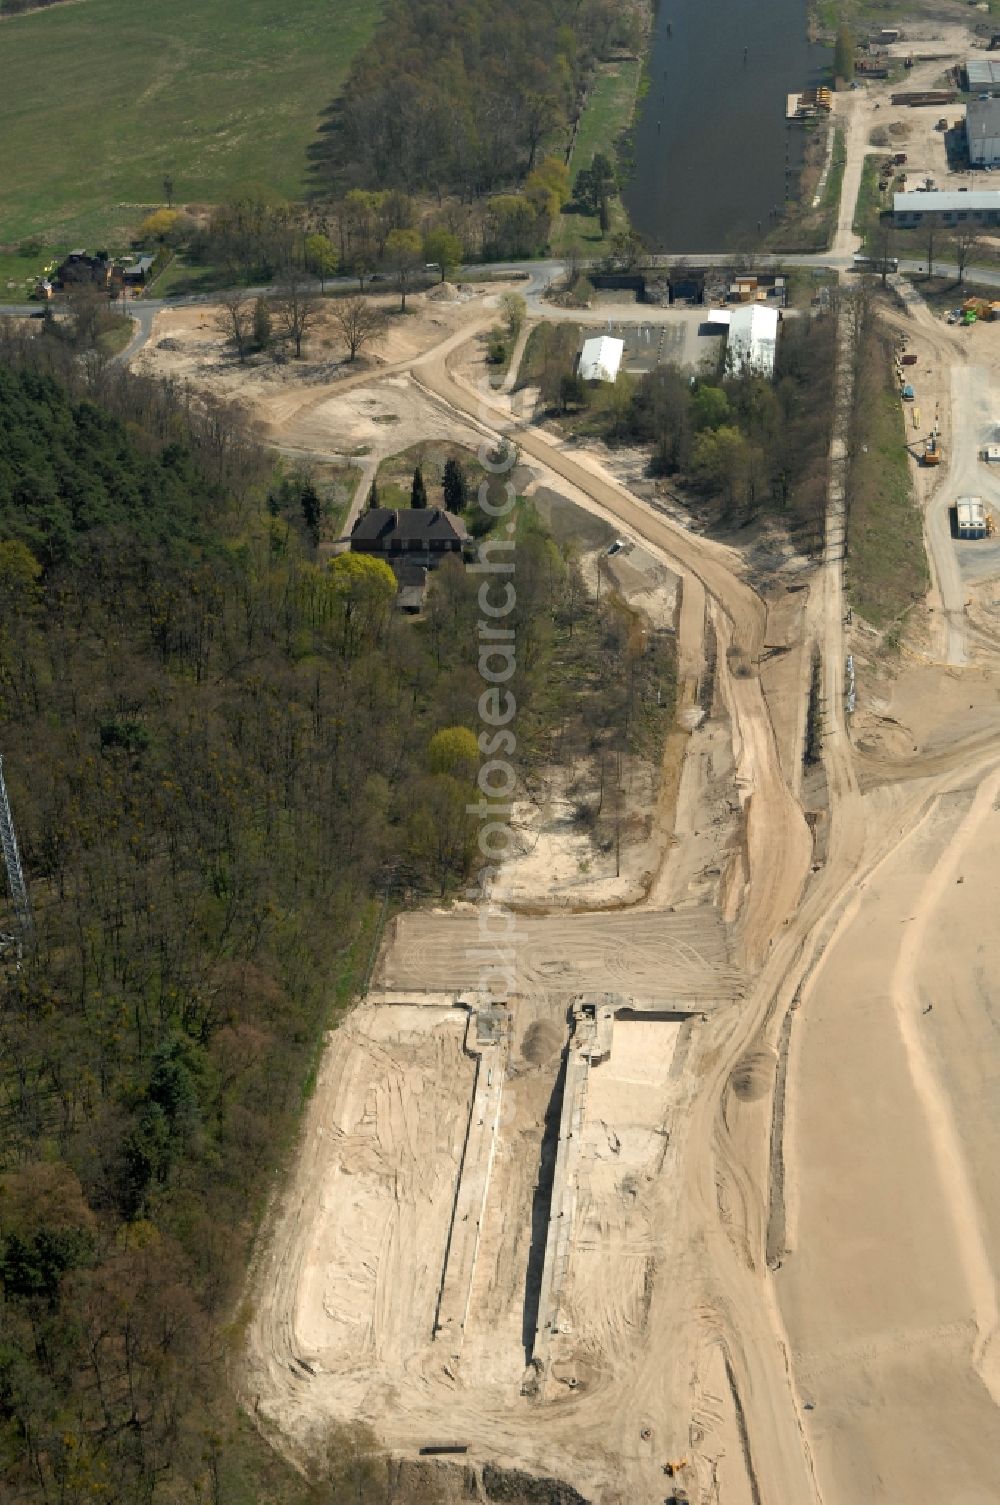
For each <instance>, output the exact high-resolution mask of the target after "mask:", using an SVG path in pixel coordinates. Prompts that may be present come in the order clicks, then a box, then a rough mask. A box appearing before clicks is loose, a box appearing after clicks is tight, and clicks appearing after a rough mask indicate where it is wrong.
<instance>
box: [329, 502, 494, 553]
mask: <svg viewBox="0 0 1000 1505" xmlns="http://www.w3.org/2000/svg"><path fill="white" fill-rule="evenodd" d="M350 541H351V552H352V553H354V554H377V555H379V556H380V557H381V558H383V559H385V560H386V562H387V563H389V564H392V563H393V562H394V561H395V560H397V559H400V558H403V557H405V558H406V559H409V560H412V561H413V563H415V564H424V565H428V566H433V565H435V564H439V563H440V562H441V560H442V559H443V558H445V556H446V555H448V554H459V555H461V553H462V551H463V549H465V547H466V546H467V544H468V542H469V534H468V531H467V530H466V526H465V524H464V523H463V521H462V519H461V518H460V517H456V516H455V515H454V513H452V512H445V511H444V509H443V508H441V507H369V508H368V511H367V512H363V513H362V514H361V516H360V517H359V518H358V520H357V522H356V523H355V524H354V528H353V530H352V532H351V540H350Z"/></svg>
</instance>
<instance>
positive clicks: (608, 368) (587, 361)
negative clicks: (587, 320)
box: [580, 334, 625, 381]
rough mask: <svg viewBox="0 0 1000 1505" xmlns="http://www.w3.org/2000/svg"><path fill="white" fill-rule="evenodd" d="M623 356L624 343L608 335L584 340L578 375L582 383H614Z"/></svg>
mask: <svg viewBox="0 0 1000 1505" xmlns="http://www.w3.org/2000/svg"><path fill="white" fill-rule="evenodd" d="M624 354H625V341H624V340H616V339H614V338H613V337H612V336H611V335H609V334H602V335H597V336H596V337H595V338H594V339H592V340H584V342H583V349H582V350H581V351H580V375H581V376H582V377H583V379H584V381H614V380H615V378H616V377H617V375H618V368H619V366H620V365H621V363H622V356H623V355H624Z"/></svg>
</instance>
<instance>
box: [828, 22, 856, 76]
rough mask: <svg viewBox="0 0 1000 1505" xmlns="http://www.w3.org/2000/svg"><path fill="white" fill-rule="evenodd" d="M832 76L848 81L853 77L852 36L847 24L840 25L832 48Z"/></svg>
mask: <svg viewBox="0 0 1000 1505" xmlns="http://www.w3.org/2000/svg"><path fill="white" fill-rule="evenodd" d="M833 76H834V78H835V79H836V78H842V79H844V81H845V82H850V80H851V79H852V78H853V77H854V38H853V36H852V35H851V32H850V30H849V29H848V27H847V26H841V27H840V30H839V31H838V32H837V40H836V42H835V43H834V48H833Z"/></svg>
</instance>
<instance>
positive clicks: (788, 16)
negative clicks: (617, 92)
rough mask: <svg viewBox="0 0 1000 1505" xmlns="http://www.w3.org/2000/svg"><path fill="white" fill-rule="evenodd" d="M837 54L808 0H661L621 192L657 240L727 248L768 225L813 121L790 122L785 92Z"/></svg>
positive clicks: (815, 78) (666, 246) (816, 77)
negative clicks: (815, 27) (813, 21)
mask: <svg viewBox="0 0 1000 1505" xmlns="http://www.w3.org/2000/svg"><path fill="white" fill-rule="evenodd" d="M744 49H746V51H745V52H744ZM829 60H830V51H829V49H828V48H826V47H821V46H817V45H816V44H814V43H810V42H809V41H807V39H806V0H660V3H659V6H658V9H657V15H656V21H655V23H654V35H653V47H652V54H651V57H650V62H649V92H648V93H647V95H646V97H645V99H644V100H642V102H641V103H640V106H639V116H638V119H637V121H636V127H635V132H634V142H635V145H634V159H635V167H634V171H633V173H632V177H631V179H630V181H629V184H628V186H627V188H626V189H625V193H624V199H625V203H626V206H627V208H628V211H629V215H630V216H631V219H632V223H633V225H634V226H635V228H636V229H637V230H638V231H639V233H640V234H641V235H642V237H643V239H644V240H645V241H646V243H647V245H648V246H649V247H650V249H651V250H654V251H671V252H688V251H725V250H728V249H729V248H730V247H735V246H739V247H741V248H745V247H749V246H752V245H753V244H755V243H756V242H757V241H758V240H760V239H761V238H762V236H764V235H766V234H767V231H768V230H769V229H770V228H772V227H773V225H774V223H775V221H774V218H773V216H772V210H773V209H775V208H777V207H780V206H781V204H782V203H783V201H784V197H785V185H786V182H789V183H790V186H791V189H792V191H793V192H794V191H795V189H796V187H797V181H798V171H799V169H800V167H801V165H802V150H803V145H804V139H805V128H804V127H803V126H801V125H788V124H787V123H786V121H785V104H786V96H787V95H788V94H791V93H792V92H793V91H798V90H801V89H806V88H811V87H815V85H816V84H818V83H821V82H822V81H823V79H822V69H823V67H824V65H825V64H828V63H829ZM758 225H759V229H758Z"/></svg>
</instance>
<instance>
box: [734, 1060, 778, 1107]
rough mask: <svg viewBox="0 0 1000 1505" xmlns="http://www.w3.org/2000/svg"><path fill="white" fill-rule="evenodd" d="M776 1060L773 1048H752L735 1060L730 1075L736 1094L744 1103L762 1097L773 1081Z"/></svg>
mask: <svg viewBox="0 0 1000 1505" xmlns="http://www.w3.org/2000/svg"><path fill="white" fill-rule="evenodd" d="M776 1060H777V1057H776V1056H775V1053H774V1051H773V1050H753V1051H750V1052H749V1053H748V1054H747V1055H745V1056H743V1057H742V1059H741V1060H739V1061H737V1063H736V1065H735V1066H734V1068H733V1074H732V1076H731V1077H730V1082H731V1084H732V1089H733V1091H734V1092H735V1094H736V1096H737V1097H738V1098H740V1099H741V1100H742V1101H743V1102H745V1103H751V1102H754V1101H756V1099H757V1098H759V1097H763V1096H764V1094H765V1092H767V1090H768V1088H769V1087H770V1085H771V1083H772V1082H773V1081H774V1066H775V1062H776Z"/></svg>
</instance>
